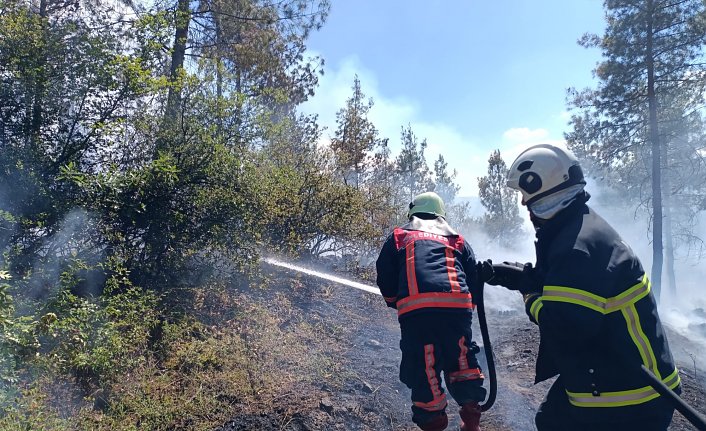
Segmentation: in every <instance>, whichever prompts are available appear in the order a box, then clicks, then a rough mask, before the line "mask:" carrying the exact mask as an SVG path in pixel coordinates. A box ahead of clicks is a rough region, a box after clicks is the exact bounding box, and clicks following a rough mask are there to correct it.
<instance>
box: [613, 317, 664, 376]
mask: <svg viewBox="0 0 706 431" xmlns="http://www.w3.org/2000/svg"><path fill="white" fill-rule="evenodd" d="M621 311H622V313H623V317H624V318H625V322H626V323H627V326H628V332H629V333H630V338H632V341H633V343H635V346H636V347H637V350H638V352H640V357H641V358H642V363H643V364H645V366H646V367H647V368H648V369H649V370H650V371H652V372H653V373H654V374H655V375H656V376H657V377H658V378H660V379H661V378H662V376H661V375H660V373H659V369H658V367H657V358H656V357H655V352H654V350H652V345H651V344H650V340H648V339H647V336H646V335H645V332H644V331H643V330H642V325H641V324H640V316H639V315H638V314H637V309H636V308H635V304H630V306H629V307H627V308H623V309H622V310H621Z"/></svg>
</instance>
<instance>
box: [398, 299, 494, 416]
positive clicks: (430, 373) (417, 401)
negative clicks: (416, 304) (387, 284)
mask: <svg viewBox="0 0 706 431" xmlns="http://www.w3.org/2000/svg"><path fill="white" fill-rule="evenodd" d="M471 319H472V315H471V313H468V312H444V311H426V310H425V312H424V313H422V314H417V315H412V316H408V317H406V318H405V319H403V320H402V321H401V322H400V327H401V332H402V339H401V340H400V349H401V350H402V363H401V364H400V380H401V381H402V382H403V383H404V384H406V385H407V387H409V388H410V389H411V390H412V420H413V421H414V422H415V423H416V424H423V423H426V422H428V421H430V420H432V419H434V417H436V416H439V415H444V414H445V409H446V395H445V393H444V388H443V387H442V371H443V378H444V383H445V384H446V387H447V388H448V390H449V393H450V394H451V396H452V397H453V398H454V400H455V401H456V402H457V403H458V404H459V405H463V404H465V403H467V402H469V401H477V402H481V401H483V400H484V399H485V388H483V386H482V385H483V374H482V373H481V370H480V367H479V365H478V360H477V359H476V355H475V354H476V353H477V352H478V351H479V348H478V346H476V343H475V342H472V341H471Z"/></svg>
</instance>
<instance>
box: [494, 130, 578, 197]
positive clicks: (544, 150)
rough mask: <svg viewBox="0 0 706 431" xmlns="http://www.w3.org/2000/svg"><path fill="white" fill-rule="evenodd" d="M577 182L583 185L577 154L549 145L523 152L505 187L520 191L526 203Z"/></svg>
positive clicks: (511, 170)
mask: <svg viewBox="0 0 706 431" xmlns="http://www.w3.org/2000/svg"><path fill="white" fill-rule="evenodd" d="M576 184H586V180H584V178H583V171H581V166H580V165H579V161H578V159H577V158H576V156H574V155H573V154H572V153H571V152H570V151H569V150H565V149H563V148H559V147H555V146H554V145H548V144H540V145H534V146H532V147H529V148H528V149H526V150H525V151H523V152H522V154H520V155H519V156H517V159H515V161H514V162H513V163H512V166H510V171H509V172H508V174H507V186H508V187H510V188H512V189H515V190H519V191H520V192H521V193H522V203H523V204H525V205H530V204H532V203H534V202H536V201H537V200H539V199H541V198H543V197H545V196H549V195H551V194H553V193H556V192H558V191H560V190H563V189H566V188H568V187H571V186H573V185H576Z"/></svg>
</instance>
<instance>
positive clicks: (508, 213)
mask: <svg viewBox="0 0 706 431" xmlns="http://www.w3.org/2000/svg"><path fill="white" fill-rule="evenodd" d="M507 173H508V168H507V165H506V164H505V161H504V160H503V158H502V157H501V156H500V150H495V151H493V153H492V154H491V155H490V157H489V158H488V175H486V176H484V177H480V178H478V195H479V196H480V202H481V204H482V205H483V206H484V207H485V217H484V219H483V227H484V231H485V232H486V233H487V234H488V236H490V238H492V239H494V240H497V241H498V242H499V243H500V244H502V245H505V246H511V245H512V244H513V243H514V240H515V239H516V238H517V236H518V235H519V234H520V233H521V227H522V219H520V215H519V208H518V206H517V193H516V192H515V191H514V190H512V189H510V188H509V187H507V186H506V185H505V182H506V180H507Z"/></svg>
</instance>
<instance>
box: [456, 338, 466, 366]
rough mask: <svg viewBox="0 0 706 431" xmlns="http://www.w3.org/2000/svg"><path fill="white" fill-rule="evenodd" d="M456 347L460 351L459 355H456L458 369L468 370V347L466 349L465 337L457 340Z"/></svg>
mask: <svg viewBox="0 0 706 431" xmlns="http://www.w3.org/2000/svg"><path fill="white" fill-rule="evenodd" d="M458 347H459V348H460V349H461V353H460V354H459V355H458V369H459V370H467V369H468V357H467V356H466V355H467V354H468V347H466V337H465V336H463V337H461V338H459V340H458Z"/></svg>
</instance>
